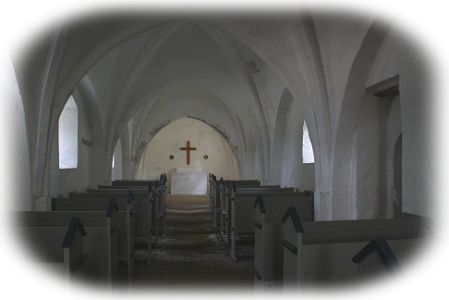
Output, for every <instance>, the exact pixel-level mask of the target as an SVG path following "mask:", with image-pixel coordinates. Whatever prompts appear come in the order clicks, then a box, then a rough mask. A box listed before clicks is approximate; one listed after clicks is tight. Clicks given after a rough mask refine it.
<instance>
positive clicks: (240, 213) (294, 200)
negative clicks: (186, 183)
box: [227, 187, 314, 260]
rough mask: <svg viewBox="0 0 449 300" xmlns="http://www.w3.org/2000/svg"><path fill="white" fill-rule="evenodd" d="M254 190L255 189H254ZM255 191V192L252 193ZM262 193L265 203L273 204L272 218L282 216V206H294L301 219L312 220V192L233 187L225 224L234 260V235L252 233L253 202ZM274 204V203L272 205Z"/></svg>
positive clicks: (290, 189) (289, 189)
mask: <svg viewBox="0 0 449 300" xmlns="http://www.w3.org/2000/svg"><path fill="white" fill-rule="evenodd" d="M254 190H256V191H254ZM254 192H256V193H254ZM260 195H263V199H264V202H265V205H272V204H273V211H274V213H273V218H275V219H276V218H277V219H280V218H282V216H283V214H284V212H285V209H284V207H289V206H294V207H296V208H297V210H298V211H299V212H300V216H301V218H302V219H303V220H307V221H313V219H314V203H313V193H311V192H293V189H292V188H285V189H284V188H282V189H281V188H280V189H265V190H264V189H262V188H260V189H244V188H241V189H238V190H236V189H235V187H233V189H232V193H231V199H230V200H231V201H229V202H230V204H231V207H230V208H228V209H229V211H230V212H231V216H230V219H231V221H230V224H227V226H229V228H230V230H229V231H230V232H231V236H230V238H231V241H230V242H231V250H230V254H231V257H232V258H233V259H234V260H236V259H237V256H236V235H237V234H239V233H254V224H253V222H252V221H253V216H254V203H255V201H256V199H257V197H258V196H260ZM274 204H276V205H274Z"/></svg>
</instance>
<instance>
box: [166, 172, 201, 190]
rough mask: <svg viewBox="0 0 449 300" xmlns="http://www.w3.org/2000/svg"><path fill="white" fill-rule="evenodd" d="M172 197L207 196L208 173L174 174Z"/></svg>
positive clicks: (172, 177)
mask: <svg viewBox="0 0 449 300" xmlns="http://www.w3.org/2000/svg"><path fill="white" fill-rule="evenodd" d="M171 194H172V195H206V194H207V172H172V173H171Z"/></svg>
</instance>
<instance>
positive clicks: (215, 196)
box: [209, 174, 279, 234]
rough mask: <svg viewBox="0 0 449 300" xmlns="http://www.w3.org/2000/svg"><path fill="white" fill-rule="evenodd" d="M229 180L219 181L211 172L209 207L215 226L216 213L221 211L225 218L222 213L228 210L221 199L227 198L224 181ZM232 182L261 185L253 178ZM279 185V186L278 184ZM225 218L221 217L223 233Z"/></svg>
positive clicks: (239, 184) (251, 185) (254, 185)
mask: <svg viewBox="0 0 449 300" xmlns="http://www.w3.org/2000/svg"><path fill="white" fill-rule="evenodd" d="M226 181H229V180H223V178H221V179H220V181H217V177H216V176H215V175H213V174H209V207H210V208H211V209H212V214H213V217H214V226H217V217H216V214H217V213H219V214H220V217H221V218H223V216H222V215H221V214H223V211H226V204H225V203H222V202H221V199H222V198H223V199H226V197H225V196H223V194H226V193H227V192H226V191H225V190H223V187H222V186H223V182H226ZM229 182H230V183H231V184H232V183H235V185H236V186H238V187H240V186H241V187H258V186H260V181H258V180H255V179H254V180H253V179H245V180H230V181H229ZM277 187H279V186H277ZM223 223H224V222H223V219H221V225H220V231H221V233H222V234H223V231H224V229H223Z"/></svg>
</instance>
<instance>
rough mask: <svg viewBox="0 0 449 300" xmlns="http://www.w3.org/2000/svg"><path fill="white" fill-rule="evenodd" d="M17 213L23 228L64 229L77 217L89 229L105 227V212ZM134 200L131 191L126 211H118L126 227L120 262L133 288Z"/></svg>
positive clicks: (119, 235) (121, 237) (121, 232)
mask: <svg viewBox="0 0 449 300" xmlns="http://www.w3.org/2000/svg"><path fill="white" fill-rule="evenodd" d="M106 209H107V206H106V205H105V206H103V210H104V211H17V212H12V214H13V217H14V220H15V224H16V226H22V227H64V226H65V225H66V224H67V220H70V219H71V218H72V217H74V216H76V217H78V219H80V220H81V222H82V223H83V224H84V225H85V226H87V227H103V226H104V225H105V211H106ZM135 213H136V211H135V210H134V198H133V195H132V192H131V191H129V196H128V199H127V205H126V211H118V212H117V217H118V219H119V223H120V224H123V225H126V226H125V227H124V228H123V226H122V228H121V229H120V230H118V232H117V241H118V242H117V243H118V250H117V251H118V252H117V255H118V258H117V259H118V260H119V261H124V262H125V263H126V264H127V266H128V281H129V286H131V283H132V279H133V277H134V252H135V251H134V215H135Z"/></svg>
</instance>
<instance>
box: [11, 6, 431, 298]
mask: <svg viewBox="0 0 449 300" xmlns="http://www.w3.org/2000/svg"><path fill="white" fill-rule="evenodd" d="M22 46H23V47H22V48H20V47H11V49H10V50H9V54H8V55H9V57H7V58H8V65H7V67H8V68H7V71H8V76H9V77H8V78H7V79H8V81H7V84H6V87H7V88H8V94H7V95H8V96H9V102H8V105H9V106H8V107H7V109H9V110H8V112H9V114H10V115H11V116H13V117H14V122H15V123H14V126H11V128H12V129H11V130H14V132H15V136H14V145H13V146H14V152H15V155H14V160H13V161H14V165H15V168H16V169H17V171H16V172H15V173H14V176H15V177H13V178H14V184H13V188H14V190H13V191H12V194H13V195H16V197H15V199H14V201H12V200H11V204H10V207H9V212H8V213H9V214H10V215H11V216H14V218H16V219H17V222H16V223H14V225H11V230H15V232H17V240H18V241H21V242H23V243H24V244H26V243H28V245H29V248H30V249H32V250H30V251H31V252H32V253H30V255H29V256H30V257H27V258H26V259H25V258H24V260H26V261H27V262H29V263H30V264H31V263H32V264H42V265H46V266H51V268H52V269H54V270H55V272H54V273H55V274H59V275H60V277H63V278H65V282H70V285H71V286H72V288H71V290H73V289H75V288H74V287H76V282H77V281H80V282H81V283H80V284H81V287H80V288H82V286H85V285H89V286H90V287H91V288H93V289H97V288H98V289H100V290H103V291H104V292H105V293H113V292H114V291H118V290H127V291H129V292H130V293H140V292H144V293H148V295H151V293H152V292H158V291H161V290H164V291H167V290H168V291H172V290H176V291H178V290H179V289H183V288H186V289H189V290H196V289H198V290H201V289H203V288H209V289H210V288H212V289H223V290H225V289H231V290H232V291H240V290H242V292H248V291H249V292H250V293H253V292H255V293H267V295H268V293H273V294H274V295H277V294H279V295H280V294H283V293H285V294H286V293H289V292H299V293H300V292H301V291H302V290H305V289H307V290H308V291H310V289H313V288H315V290H314V291H315V292H317V293H319V292H320V289H321V288H322V287H329V286H331V287H335V286H339V285H341V286H343V287H349V286H351V287H353V286H357V289H358V290H361V291H363V285H362V283H363V282H366V281H369V280H373V281H375V280H377V279H378V278H389V276H390V275H389V274H390V271H391V268H390V266H393V269H394V268H395V267H394V266H400V270H401V271H400V272H403V273H407V272H408V271H409V270H410V268H411V267H410V265H409V264H408V263H409V262H410V261H413V260H408V258H409V257H412V256H413V255H415V254H416V253H419V251H417V250H419V249H420V247H421V246H422V245H425V244H427V243H429V240H430V238H429V237H430V236H432V235H433V233H434V231H435V228H433V223H432V220H434V219H436V211H437V205H436V199H437V197H436V195H435V188H434V186H433V181H434V179H435V178H436V175H435V173H434V167H435V166H436V164H435V162H436V158H435V156H434V155H433V152H432V147H431V145H433V144H434V143H435V142H436V138H435V134H434V132H435V128H433V127H432V126H433V123H432V122H431V118H432V113H434V108H435V105H434V102H435V100H436V99H435V96H434V95H433V93H432V90H433V89H434V86H433V84H434V82H433V81H432V80H429V79H428V78H429V74H430V73H431V71H432V66H431V65H429V64H430V60H428V59H427V57H426V55H425V51H422V52H421V48H420V47H418V46H417V45H416V44H415V42H414V41H411V40H409V39H408V38H407V35H406V34H404V32H403V30H402V29H401V27H400V25H399V24H395V25H393V24H392V23H389V22H388V21H386V20H384V19H383V18H381V17H376V16H373V15H368V14H367V15H363V16H360V17H355V16H354V15H346V14H344V13H339V14H337V13H331V12H325V11H320V10H313V9H310V10H300V11H296V10H292V11H286V12H284V13H279V14H271V13H269V12H261V13H260V14H236V15H233V14H231V13H223V14H210V15H209V14H205V13H202V14H199V13H198V14H195V13H192V14H189V15H183V14H181V13H179V14H170V13H164V12H157V13H156V12H155V11H145V10H142V11H139V12H135V13H133V14H132V17H130V15H129V14H121V13H120V12H118V11H117V12H116V13H114V14H104V15H102V14H101V13H98V14H97V13H93V14H87V15H82V16H80V15H74V16H73V17H70V18H69V17H67V19H64V18H61V19H60V20H59V21H58V22H55V23H54V24H53V25H52V26H51V30H47V31H44V32H42V35H40V36H39V38H37V37H36V38H30V39H29V40H27V43H24V44H23V45H22ZM417 48H419V49H420V51H417ZM13 49H14V51H12V50H13ZM11 211H14V214H13V213H12V212H11ZM72 218H73V219H72ZM19 220H20V222H19ZM65 224H66V225H65ZM20 233H23V234H20ZM68 233H70V234H68ZM281 241H282V242H281ZM18 244H20V243H18ZM14 245H15V244H14ZM14 245H13V246H12V247H19V246H14ZM61 245H64V249H62V248H61V247H60V246H61ZM367 245H370V246H367ZM379 245H380V246H379ZM65 249H67V250H65ZM366 249H368V250H366ZM373 249H375V250H376V251H377V252H376V251H372V250H373ZM354 257H355V259H353V258H354ZM385 257H387V258H385ZM395 270H397V269H395ZM24 272H26V270H25V271H24ZM59 275H57V276H54V277H51V279H50V280H54V281H56V280H58V278H57V277H58V276H59ZM316 287H318V288H316Z"/></svg>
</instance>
